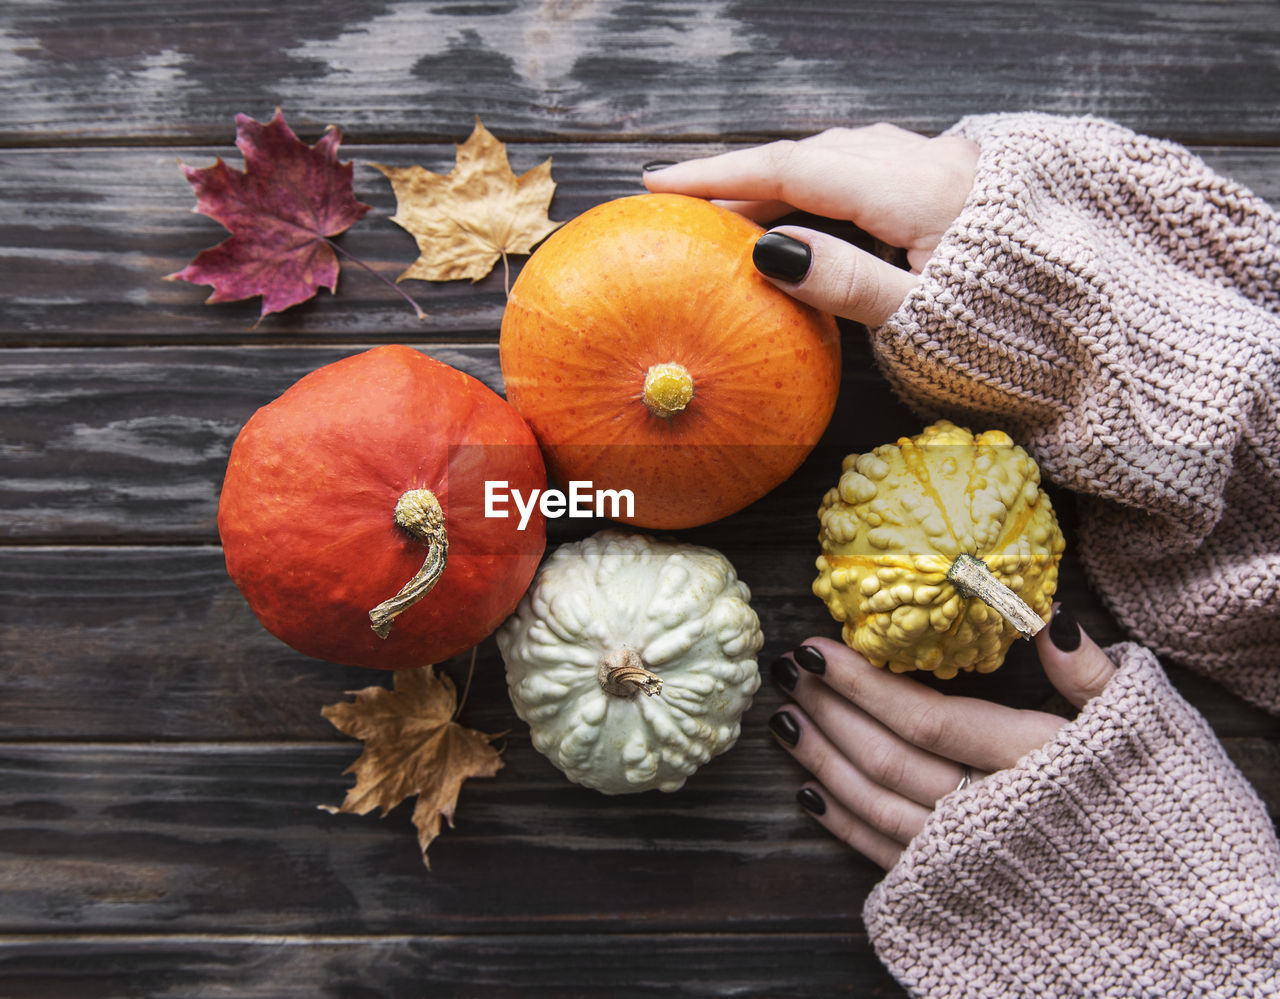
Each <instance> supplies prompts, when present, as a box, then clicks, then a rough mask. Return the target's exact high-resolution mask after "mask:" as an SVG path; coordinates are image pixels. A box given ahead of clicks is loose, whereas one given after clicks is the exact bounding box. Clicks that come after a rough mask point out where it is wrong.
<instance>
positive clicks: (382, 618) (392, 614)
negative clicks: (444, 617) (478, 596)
mask: <svg viewBox="0 0 1280 999" xmlns="http://www.w3.org/2000/svg"><path fill="white" fill-rule="evenodd" d="M395 519H396V523H397V524H398V525H399V526H400V527H402V528H404V529H405V530H406V531H408V532H409V535H410V536H411V537H412V538H413V539H414V540H415V541H417V542H418V543H419V544H423V545H426V546H427V557H426V560H425V561H424V562H423V563H422V568H421V569H419V570H418V571H417V573H416V574H415V575H414V577H413V578H412V579H411V580H409V582H407V583H405V584H404V586H403V587H401V589H400V592H399V593H397V594H396V595H395V596H394V597H392V598H391V599H390V600H384V601H383V602H382V603H380V604H378V606H377V607H375V608H374V609H373V610H371V611H369V622H370V624H371V625H372V627H373V631H374V634H376V635H377V636H378V637H379V638H386V637H387V636H388V635H389V634H391V625H392V624H394V623H395V619H396V618H397V617H399V616H400V615H401V614H403V613H404V612H405V611H407V610H408V609H409V608H410V607H412V606H413V605H414V604H416V603H417V602H418V601H419V600H421V599H422V598H423V597H425V596H426V595H427V594H428V593H430V592H431V589H432V587H434V586H435V585H436V583H437V582H439V580H440V576H441V575H442V574H443V573H444V567H445V563H446V562H447V561H448V558H449V535H448V534H447V533H446V532H445V526H444V510H442V509H441V508H440V501H439V500H438V499H436V494H435V493H433V492H432V491H431V490H430V489H410V490H409V491H408V492H407V493H405V494H404V495H403V496H401V497H400V500H399V502H397V503H396V513H395Z"/></svg>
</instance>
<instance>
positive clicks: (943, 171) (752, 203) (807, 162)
mask: <svg viewBox="0 0 1280 999" xmlns="http://www.w3.org/2000/svg"><path fill="white" fill-rule="evenodd" d="M977 159H978V150H977V147H976V146H975V145H974V144H973V143H971V142H969V141H968V140H967V139H962V138H960V137H958V136H939V137H937V138H933V139H927V138H925V137H924V136H921V135H917V134H915V133H912V132H908V131H906V130H904V129H900V128H896V127H894V126H892V125H884V124H881V125H871V126H868V127H866V128H855V129H847V128H846V129H829V130H828V131H826V132H823V133H821V134H819V135H815V136H810V137H809V138H807V139H802V140H800V141H798V142H796V141H790V140H784V141H780V142H771V143H767V144H765V145H761V146H754V147H751V148H747V149H736V150H733V151H731V152H727V153H721V154H720V155H718V156H708V157H704V158H702V159H695V160H686V161H685V162H683V163H672V164H669V165H663V166H662V168H661V169H650V170H647V171H646V172H645V174H644V183H645V185H646V187H648V189H649V190H650V191H652V192H655V193H657V192H666V193H672V194H687V195H692V196H694V197H700V198H709V199H713V200H719V201H722V202H730V203H732V202H740V203H742V208H743V211H744V214H748V215H749V216H750V217H751V218H756V219H762V218H777V217H779V216H780V215H781V214H784V213H785V211H789V210H794V209H798V210H800V211H804V212H809V213H812V214H815V215H821V216H824V217H826V218H831V219H843V220H847V221H850V222H853V223H854V224H855V225H857V226H859V227H860V228H861V229H863V230H865V231H866V232H868V233H870V234H871V235H873V236H875V237H877V238H878V239H881V240H883V241H884V242H886V243H888V244H890V245H892V246H899V247H902V248H903V249H906V250H908V251H915V252H916V253H917V254H920V253H927V252H928V251H929V250H931V249H932V247H934V246H936V245H937V242H938V239H939V237H940V236H941V234H942V233H943V232H944V231H945V230H946V228H947V226H948V225H949V224H950V223H951V221H952V220H953V219H954V218H955V217H956V215H957V214H959V211H960V209H961V208H962V207H963V205H964V201H965V199H966V197H967V196H968V193H969V189H970V188H971V187H972V186H973V177H974V172H975V169H976V165H977ZM651 166H652V165H651ZM780 209H781V210H780Z"/></svg>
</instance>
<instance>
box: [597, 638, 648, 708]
mask: <svg viewBox="0 0 1280 999" xmlns="http://www.w3.org/2000/svg"><path fill="white" fill-rule="evenodd" d="M596 678H597V679H598V680H599V681H600V686H601V688H603V690H604V692H605V693H606V694H613V695H614V696H615V697H635V696H636V694H637V693H638V692H639V691H641V690H643V691H644V692H645V693H646V694H648V695H649V696H650V697H652V696H653V695H654V694H660V693H662V677H660V676H658V674H657V673H651V672H650V671H649V670H647V669H645V668H644V663H643V661H642V660H641V659H640V655H639V653H637V652H636V650H635V649H627V648H622V649H617V650H616V651H614V652H610V653H609V654H608V655H607V656H605V657H604V658H603V659H601V660H600V668H599V669H598V670H596Z"/></svg>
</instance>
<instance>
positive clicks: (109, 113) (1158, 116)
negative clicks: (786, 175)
mask: <svg viewBox="0 0 1280 999" xmlns="http://www.w3.org/2000/svg"><path fill="white" fill-rule="evenodd" d="M0 32H2V33H3V34H2V36H0V37H3V39H4V42H5V45H6V48H7V49H8V58H7V59H5V60H4V61H3V62H0V91H3V93H4V95H5V99H4V101H3V103H0V140H3V141H7V142H9V143H51V142H52V143H57V144H60V145H66V144H77V143H121V142H129V143H134V142H138V141H147V142H167V141H173V140H174V139H175V138H176V139H177V141H183V140H185V139H189V138H199V139H201V140H204V141H212V142H220V141H223V139H222V137H223V135H224V134H225V130H226V127H227V122H228V121H229V120H230V118H231V116H232V115H233V114H235V113H236V112H238V111H246V112H252V113H254V114H255V116H258V117H260V116H263V115H269V114H270V113H271V110H272V108H273V107H274V106H275V105H276V104H282V105H284V107H285V108H286V109H288V110H290V111H292V112H293V113H294V114H295V115H297V116H298V117H299V120H301V121H311V122H314V123H317V124H320V125H323V124H326V123H328V122H330V121H335V122H339V123H341V124H343V125H345V126H346V127H347V129H348V130H349V131H350V132H351V133H352V134H353V136H357V137H360V138H362V139H363V138H375V137H376V138H378V139H383V140H405V139H408V140H411V141H412V140H415V139H418V138H421V137H427V138H440V137H443V136H448V135H451V134H454V133H456V132H457V131H458V130H459V129H462V128H465V127H466V126H468V125H469V123H470V121H471V117H472V115H473V114H475V113H479V114H480V115H481V116H483V117H484V118H485V120H486V121H488V122H489V123H490V125H491V126H496V127H497V128H500V129H501V130H502V131H504V132H507V133H509V134H511V135H513V136H522V137H527V138H542V137H547V136H557V137H560V136H566V137H574V138H594V139H599V138H605V137H627V138H640V139H652V138H654V137H670V138H676V137H686V136H698V137H708V136H709V137H714V138H719V137H725V136H727V137H740V138H757V137H764V136H767V137H772V136H773V135H776V134H780V133H803V132H807V131H810V130H813V129H814V128H815V127H818V128H820V127H823V126H826V125H836V124H846V123H848V122H849V121H850V120H855V121H874V120H877V119H880V118H889V119H892V120H896V121H898V122H899V123H901V124H903V125H906V126H909V127H915V128H919V129H922V130H925V131H934V130H938V129H940V128H942V127H945V125H947V124H950V123H951V122H952V121H953V120H954V119H955V118H957V117H959V116H960V115H962V114H967V113H972V112H978V111H993V110H999V111H1005V110H1018V109H1023V108H1038V109H1040V110H1045V111H1054V112H1074V111H1078V110H1081V109H1087V110H1089V111H1092V112H1094V113H1097V114H1101V115H1105V116H1107V117H1111V118H1115V119H1117V120H1120V121H1123V122H1124V123H1126V124H1131V125H1134V126H1136V127H1141V128H1143V129H1145V130H1146V131H1148V132H1155V133H1159V134H1162V135H1163V134H1167V135H1170V136H1173V137H1176V138H1181V139H1183V140H1187V141H1201V142H1215V141H1223V140H1224V139H1229V140H1230V141H1248V142H1251V143H1259V142H1272V141H1275V140H1276V139H1277V138H1278V137H1280V136H1278V134H1277V130H1278V126H1280V123H1278V122H1277V118H1276V107H1277V105H1280V83H1278V81H1277V75H1276V73H1275V68H1276V67H1275V57H1276V56H1275V54H1276V52H1277V51H1280V12H1278V11H1277V8H1276V5H1275V4H1274V3H1272V2H1270V0H1232V2H1231V3H1210V2H1204V0H1174V2H1164V3H1159V4H1134V3H1123V2H1108V0H1072V2H1070V3H1061V2H1048V0H1027V2H1023V3H1020V4H1018V5H1017V6H1016V7H1010V6H1008V5H1006V4H984V3H975V2H967V0H949V2H940V3H935V2H923V0H914V2H910V3H901V2H893V0H860V2H857V3H842V2H839V0H827V2H807V3H781V4H780V3H776V2H773V0H749V2H741V0H739V2H731V0H711V2H701V0H699V2H690V0H661V2H653V3H643V4H630V3H628V4H619V3H612V2H609V0H541V2H524V3H519V2H481V3H467V4H459V3H455V2H450V0H433V2H427V3H417V2H413V3H410V2H398V3H397V2H389V0H356V2H352V0H319V2H310V3H305V4H303V3H298V2H288V3H279V4H258V3H250V2H246V0H234V2H225V3H219V4H217V5H216V6H213V7H210V6H209V5H208V4H207V3H203V2H198V0H184V2H168V3H165V4H164V5H163V6H162V7H161V8H157V7H154V6H149V5H146V4H139V3H136V2H133V0H107V2H104V0H95V2H86V0H81V2H79V3H46V2H41V0H10V2H8V3H6V4H5V5H4V8H3V14H2V16H0Z"/></svg>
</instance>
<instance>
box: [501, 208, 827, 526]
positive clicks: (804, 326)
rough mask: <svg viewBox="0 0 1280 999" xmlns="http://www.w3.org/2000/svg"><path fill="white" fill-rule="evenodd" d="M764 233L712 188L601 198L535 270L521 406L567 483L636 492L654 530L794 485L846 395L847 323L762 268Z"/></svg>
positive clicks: (560, 235)
mask: <svg viewBox="0 0 1280 999" xmlns="http://www.w3.org/2000/svg"><path fill="white" fill-rule="evenodd" d="M762 232H763V230H762V229H761V228H760V227H759V226H757V225H755V224H754V223H752V222H750V221H748V220H747V219H745V218H743V217H742V216H740V215H737V214H735V213H734V212H731V211H728V210H727V209H724V208H720V207H718V206H716V205H713V204H711V203H710V202H707V201H703V200H701V199H698V198H690V197H685V196H683V195H671V194H645V195H637V196H634V197H629V198H621V199H618V200H616V201H610V202H606V203H605V204H602V205H598V206H596V207H595V208H593V209H591V210H590V211H588V212H586V213H584V214H583V215H580V216H578V217H577V218H576V219H574V220H572V221H571V222H569V223H568V224H566V225H564V226H563V227H562V228H560V229H559V230H557V231H556V232H555V233H553V234H552V235H551V236H550V238H548V239H547V241H546V242H545V243H543V245H542V246H541V247H539V248H538V250H537V251H536V252H535V253H534V254H533V256H532V257H530V259H529V261H528V262H527V263H526V264H525V266H524V268H523V270H522V271H521V272H520V276H519V277H518V278H517V280H516V282H515V285H514V286H513V287H512V289H511V295H510V298H509V299H508V302H507V307H506V311H505V312H504V314H503V317H502V335H501V361H502V375H503V380H504V382H505V384H506V392H507V398H508V400H509V401H510V402H511V403H512V404H513V405H515V407H516V408H517V409H518V410H519V411H520V413H521V414H522V415H523V416H524V417H525V419H526V420H528V421H529V425H530V426H531V427H532V428H533V432H534V434H535V435H536V436H537V438H538V441H539V443H541V444H542V446H543V452H544V454H545V455H546V457H547V463H548V465H549V467H550V470H551V473H552V475H553V477H554V478H556V479H557V480H558V481H559V482H560V484H561V486H562V488H567V487H568V484H569V483H570V482H572V481H575V480H576V481H582V482H590V483H592V484H593V485H594V487H595V488H596V489H614V490H623V489H629V490H631V491H632V494H633V496H634V506H633V513H632V515H631V516H627V515H626V514H625V512H624V511H622V512H620V513H619V515H618V516H616V518H615V519H618V520H622V521H624V522H626V523H630V524H635V525H638V526H641V527H649V528H659V529H673V528H682V527H693V526H696V525H699V524H705V523H707V522H709V521H712V520H716V519H718V518H720V517H724V516H726V515H728V514H730V513H733V512H734V511H736V510H739V509H741V508H742V507H744V506H746V505H747V504H748V503H751V502H752V501H754V500H756V499H758V498H759V497H760V496H763V495H764V494H765V493H766V492H768V491H769V490H771V489H773V488H774V487H775V486H777V485H778V484H779V483H781V482H782V481H783V480H784V479H786V478H787V477H788V476H789V475H790V474H791V473H792V472H793V471H795V469H796V468H797V467H798V466H799V464H800V463H801V462H802V461H803V460H804V458H805V456H806V455H807V454H808V453H809V451H810V450H812V448H813V446H814V445H815V444H817V442H818V439H819V437H820V436H821V435H822V432H823V430H824V429H825V428H826V425H827V422H828V421H829V420H830V418H831V413H832V410H833V408H834V406H835V400H836V393H837V391H838V389H839V382H840V340H839V334H838V332H837V330H836V325H835V321H834V320H833V319H832V318H831V317H830V316H827V315H823V314H821V313H819V312H817V311H815V310H814V309H811V308H810V307H808V306H806V305H803V304H801V303H799V302H797V301H796V300H795V299H793V298H791V297H790V296H789V295H787V294H785V293H784V292H782V291H780V290H779V289H777V288H776V287H774V286H773V285H772V284H770V283H769V282H768V281H766V280H765V279H764V278H763V277H761V276H760V275H759V273H757V271H756V269H755V267H754V266H753V264H752V262H751V250H752V247H753V246H754V244H755V241H756V239H757V238H758V237H759V236H760V234H761V233H762Z"/></svg>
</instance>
